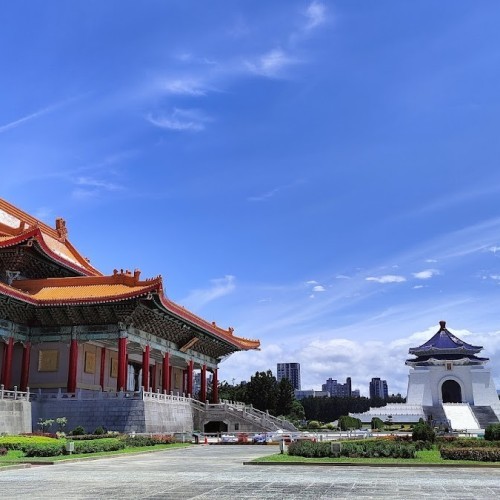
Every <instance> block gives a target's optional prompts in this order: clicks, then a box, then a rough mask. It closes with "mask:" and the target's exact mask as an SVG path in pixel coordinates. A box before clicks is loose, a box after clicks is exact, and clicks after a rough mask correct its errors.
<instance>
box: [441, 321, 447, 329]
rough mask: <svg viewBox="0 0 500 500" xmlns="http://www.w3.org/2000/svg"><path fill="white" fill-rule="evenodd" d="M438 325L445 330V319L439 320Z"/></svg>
mask: <svg viewBox="0 0 500 500" xmlns="http://www.w3.org/2000/svg"><path fill="white" fill-rule="evenodd" d="M439 326H440V327H441V330H446V321H443V320H441V321H440V322H439Z"/></svg>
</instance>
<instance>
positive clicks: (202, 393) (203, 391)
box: [200, 365, 207, 403]
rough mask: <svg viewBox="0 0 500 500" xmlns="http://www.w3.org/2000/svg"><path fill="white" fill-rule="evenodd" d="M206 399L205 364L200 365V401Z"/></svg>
mask: <svg viewBox="0 0 500 500" xmlns="http://www.w3.org/2000/svg"><path fill="white" fill-rule="evenodd" d="M206 400H207V365H203V366H202V367H201V388H200V401H202V402H203V403H204V402H205V401H206Z"/></svg>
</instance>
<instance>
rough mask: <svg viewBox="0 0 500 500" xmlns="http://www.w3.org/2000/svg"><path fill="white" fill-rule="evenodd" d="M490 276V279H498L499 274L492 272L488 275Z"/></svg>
mask: <svg viewBox="0 0 500 500" xmlns="http://www.w3.org/2000/svg"><path fill="white" fill-rule="evenodd" d="M490 278H491V279H492V280H500V275H498V274H492V275H490Z"/></svg>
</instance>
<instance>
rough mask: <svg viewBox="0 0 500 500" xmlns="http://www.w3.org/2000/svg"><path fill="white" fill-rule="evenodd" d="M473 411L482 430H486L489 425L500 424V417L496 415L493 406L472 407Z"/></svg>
mask: <svg viewBox="0 0 500 500" xmlns="http://www.w3.org/2000/svg"><path fill="white" fill-rule="evenodd" d="M471 410H472V412H473V413H474V415H475V417H476V420H477V421H478V422H479V426H480V428H481V429H486V427H488V425H489V424H497V423H498V417H497V416H496V415H495V412H494V411H493V409H492V408H491V406H471Z"/></svg>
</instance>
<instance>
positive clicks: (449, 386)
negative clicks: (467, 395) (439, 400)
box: [441, 380, 462, 403]
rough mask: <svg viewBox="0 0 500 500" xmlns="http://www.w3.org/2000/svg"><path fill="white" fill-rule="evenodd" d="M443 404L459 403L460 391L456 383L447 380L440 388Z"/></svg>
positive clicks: (460, 398)
mask: <svg viewBox="0 0 500 500" xmlns="http://www.w3.org/2000/svg"><path fill="white" fill-rule="evenodd" d="M441 392H442V396H443V403H461V402H462V390H461V389H460V385H459V384H458V382H455V381H454V380H447V381H446V382H445V383H444V384H443V386H442V387H441Z"/></svg>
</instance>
